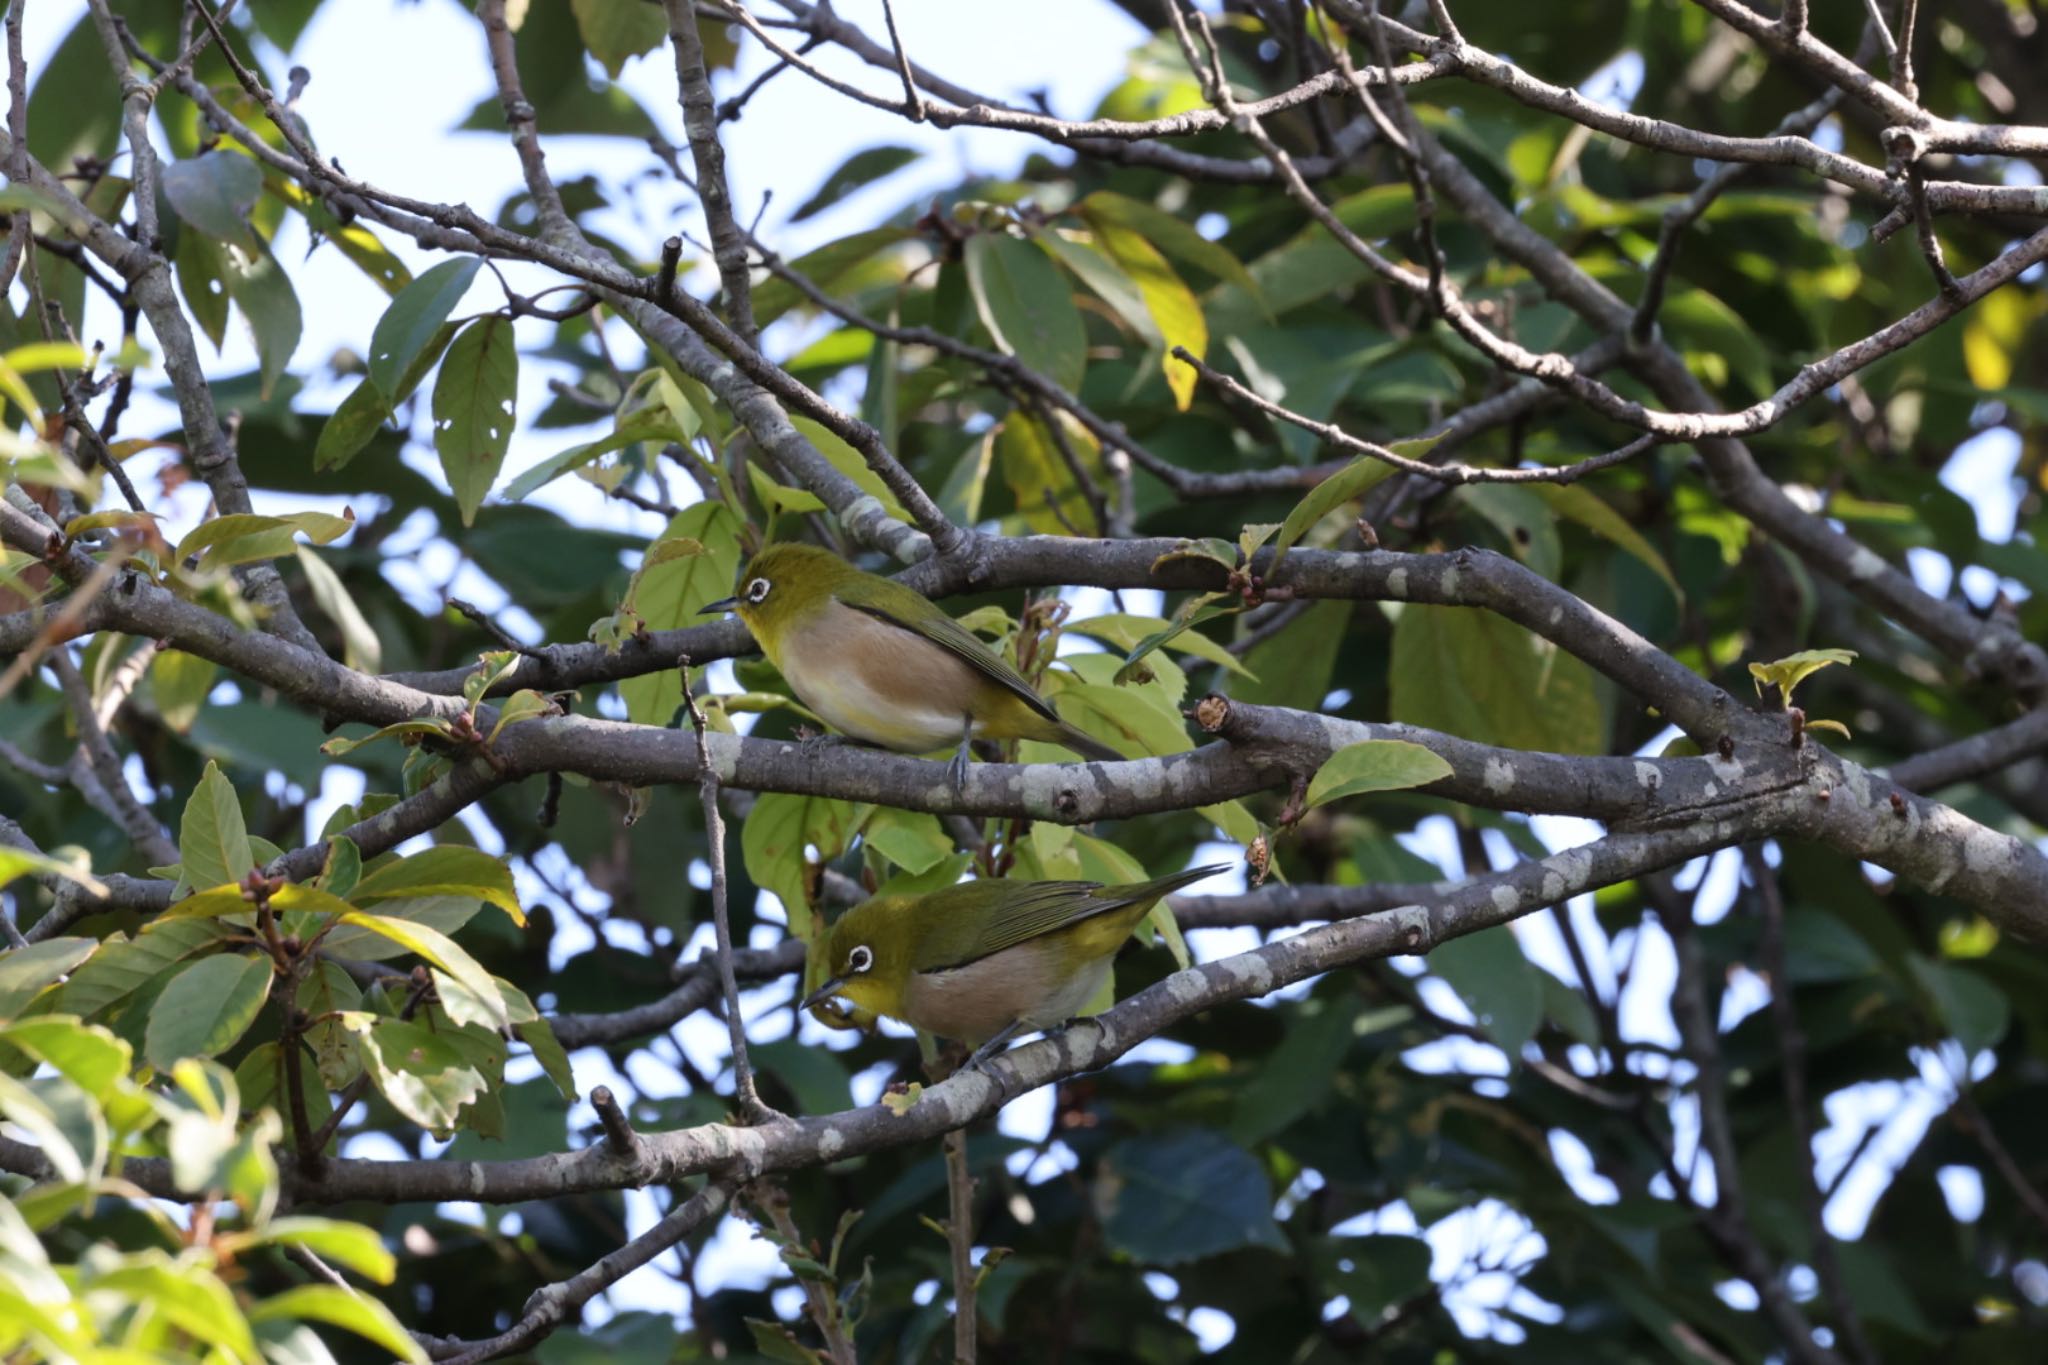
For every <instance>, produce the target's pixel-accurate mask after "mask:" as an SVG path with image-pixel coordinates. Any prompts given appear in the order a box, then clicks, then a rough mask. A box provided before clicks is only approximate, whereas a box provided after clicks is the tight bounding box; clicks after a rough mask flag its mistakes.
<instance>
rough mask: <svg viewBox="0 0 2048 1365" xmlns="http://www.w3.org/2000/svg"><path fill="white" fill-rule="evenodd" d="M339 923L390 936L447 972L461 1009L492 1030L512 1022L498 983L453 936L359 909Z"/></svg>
mask: <svg viewBox="0 0 2048 1365" xmlns="http://www.w3.org/2000/svg"><path fill="white" fill-rule="evenodd" d="M342 923H344V925H354V927H358V929H369V931H371V933H379V935H383V937H387V939H391V941H393V943H399V945H401V948H406V952H412V954H418V956H420V958H426V960H428V962H432V964H434V966H436V968H440V970H442V972H446V976H451V978H455V982H457V984H459V986H461V988H463V1003H461V1009H463V1013H465V1015H481V1019H477V1021H481V1023H487V1025H489V1027H492V1029H506V1027H510V1025H512V1019H510V1015H508V1013H506V1003H504V997H502V995H500V993H498V984H496V982H494V980H492V974H489V972H485V970H483V966H481V964H479V962H477V960H475V958H471V956H469V954H467V952H465V950H463V948H461V945H459V943H457V941H455V939H451V937H449V935H446V933H442V931H440V929H434V927H430V925H422V923H420V921H416V919H393V917H387V915H365V913H362V911H352V913H348V915H342ZM449 1013H451V1017H455V1015H457V1011H455V1009H453V1007H451V1009H449ZM467 1021H469V1019H465V1017H457V1023H467Z"/></svg>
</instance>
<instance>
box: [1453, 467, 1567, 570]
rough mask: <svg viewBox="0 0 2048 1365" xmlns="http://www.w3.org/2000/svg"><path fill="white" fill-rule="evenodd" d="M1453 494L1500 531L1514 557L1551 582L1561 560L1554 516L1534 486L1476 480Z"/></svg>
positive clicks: (1562, 559) (1561, 563) (1560, 565)
mask: <svg viewBox="0 0 2048 1365" xmlns="http://www.w3.org/2000/svg"><path fill="white" fill-rule="evenodd" d="M1455 497H1456V498H1457V500H1458V501H1460V502H1462V503H1464V504H1465V505H1466V506H1467V507H1470V508H1471V509H1472V510H1473V511H1475V512H1477V513H1478V514H1479V515H1480V516H1481V517H1483V518H1484V519H1485V520H1486V521H1487V522H1489V523H1491V524H1492V526H1493V528H1494V529H1495V530H1496V531H1498V532H1500V536H1501V539H1502V540H1505V541H1506V542H1507V543H1508V547H1509V549H1510V550H1511V552H1512V553H1513V554H1514V556H1515V558H1516V559H1519V560H1521V561H1522V562H1523V563H1524V564H1526V565H1528V566H1529V569H1530V571H1531V572H1533V573H1535V574H1536V575H1537V576H1538V577H1541V578H1547V579H1549V580H1550V581H1552V582H1553V583H1554V582H1556V581H1557V577H1558V574H1559V572H1560V570H1561V569H1562V567H1563V564H1564V547H1563V543H1562V542H1561V541H1560V540H1559V539H1558V535H1557V516H1556V514H1555V513H1554V512H1552V511H1551V509H1550V505H1549V504H1548V503H1546V502H1545V501H1544V500H1543V499H1542V497H1541V496H1539V495H1538V494H1537V493H1536V492H1535V491H1534V490H1533V489H1531V488H1528V487H1525V486H1524V485H1521V484H1511V483H1475V484H1471V485H1468V486H1467V487H1464V488H1460V489H1459V490H1458V491H1457V493H1456V494H1455Z"/></svg>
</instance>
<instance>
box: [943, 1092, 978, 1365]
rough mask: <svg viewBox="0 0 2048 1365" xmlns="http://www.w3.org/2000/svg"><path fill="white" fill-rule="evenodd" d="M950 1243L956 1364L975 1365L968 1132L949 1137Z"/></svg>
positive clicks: (947, 1236) (947, 1144) (975, 1332)
mask: <svg viewBox="0 0 2048 1365" xmlns="http://www.w3.org/2000/svg"><path fill="white" fill-rule="evenodd" d="M945 1145H946V1200H947V1209H948V1212H947V1215H946V1243H947V1246H948V1247H949V1249H950V1251H951V1257H952V1263H953V1360H954V1362H955V1365H974V1351H975V1345H976V1343H977V1341H978V1340H979V1337H980V1332H979V1331H978V1329H977V1327H976V1325H975V1317H976V1315H975V1297H976V1295H975V1269H974V1176H973V1173H972V1172H970V1171H969V1170H968V1169H967V1130H966V1129H964V1128H955V1129H954V1130H953V1131H952V1132H950V1133H948V1134H946V1144H945Z"/></svg>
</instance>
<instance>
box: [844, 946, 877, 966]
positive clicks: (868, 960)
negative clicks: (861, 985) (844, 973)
mask: <svg viewBox="0 0 2048 1365" xmlns="http://www.w3.org/2000/svg"><path fill="white" fill-rule="evenodd" d="M874 965H875V955H874V954H873V953H871V952H869V951H868V950H867V945H866V944H862V945H861V946H860V947H858V948H855V949H854V950H853V951H852V952H850V953H848V954H847V955H846V970H848V971H849V972H864V971H866V970H867V969H868V968H870V967H872V966H874Z"/></svg>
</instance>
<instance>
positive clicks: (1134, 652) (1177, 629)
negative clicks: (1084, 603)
mask: <svg viewBox="0 0 2048 1365" xmlns="http://www.w3.org/2000/svg"><path fill="white" fill-rule="evenodd" d="M1220 597H1221V594H1218V593H1197V594H1195V595H1194V596H1192V597H1190V598H1188V600H1187V601H1186V602H1184V603H1183V604H1182V605H1181V608H1180V610H1179V611H1177V612H1175V613H1174V617H1173V620H1171V621H1162V620H1160V619H1159V618H1158V617H1156V616H1131V615H1127V614H1124V613H1121V612H1112V613H1110V614H1108V615H1105V616H1090V617H1088V618H1086V619H1085V620H1080V621H1069V622H1068V623H1067V627H1066V628H1067V631H1068V632H1069V633H1070V634H1074V635H1086V636H1089V637H1090V638H1092V639H1096V640H1104V641H1107V642H1108V643H1110V644H1113V645H1115V646H1116V647H1117V648H1118V649H1121V650H1124V651H1126V653H1125V655H1124V666H1125V667H1126V668H1128V667H1129V666H1130V665H1132V664H1134V663H1137V662H1138V661H1139V660H1140V659H1142V658H1144V657H1145V656H1146V655H1147V654H1150V653H1151V652H1152V651H1154V650H1156V649H1167V650H1171V651H1172V652H1173V653H1175V654H1186V655H1189V656H1191V657H1193V658H1197V659H1201V660H1204V661H1206V662H1208V663H1212V664H1220V665H1222V667H1223V668H1224V669H1226V670H1227V671H1229V672H1232V673H1235V674H1238V675H1239V676H1240V677H1246V678H1250V677H1252V676H1253V675H1252V673H1251V672H1250V670H1248V669H1246V668H1245V666H1244V665H1243V664H1242V663H1240V662H1239V661H1238V658H1237V656H1236V655H1235V654H1232V653H1231V652H1230V651H1229V650H1228V649H1226V648H1224V646H1223V645H1222V644H1220V643H1218V642H1217V641H1215V640H1212V639H1210V638H1209V637H1208V636H1206V635H1203V634H1202V633H1200V632H1199V631H1197V630H1195V629H1194V627H1196V626H1199V625H1201V624H1203V623H1204V622H1207V621H1213V620H1215V619H1216V618H1217V617H1219V616H1224V615H1228V614H1229V613H1228V612H1227V611H1225V610H1223V609H1220V608H1216V609H1212V608H1210V607H1209V603H1210V602H1212V601H1215V600H1219V599H1220Z"/></svg>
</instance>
